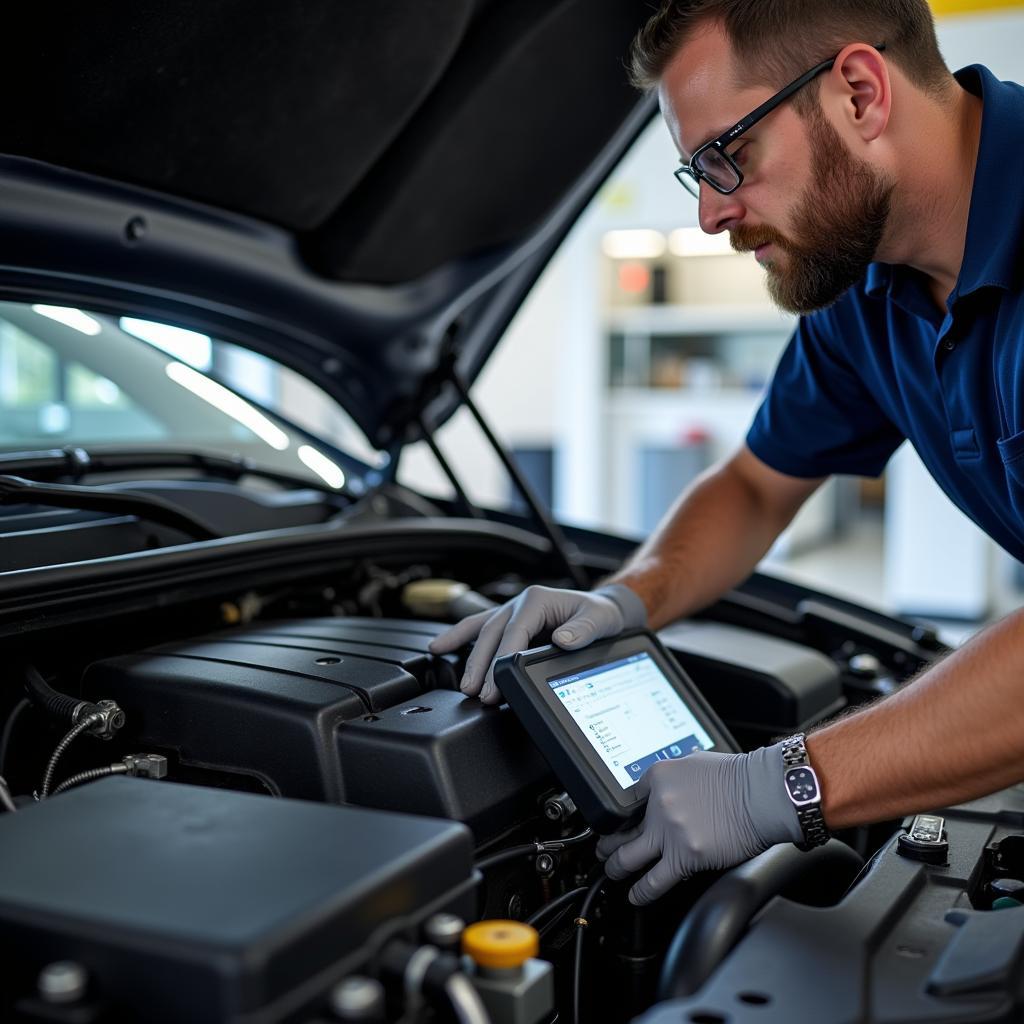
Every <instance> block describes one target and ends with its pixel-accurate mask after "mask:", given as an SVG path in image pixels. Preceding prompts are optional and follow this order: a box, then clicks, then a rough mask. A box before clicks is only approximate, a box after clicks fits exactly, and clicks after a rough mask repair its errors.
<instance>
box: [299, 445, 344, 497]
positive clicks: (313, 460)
mask: <svg viewBox="0 0 1024 1024" xmlns="http://www.w3.org/2000/svg"><path fill="white" fill-rule="evenodd" d="M296 454H297V455H298V456H299V458H300V459H302V461H303V462H304V463H305V464H306V465H307V466H308V467H309V468H310V469H311V470H313V472H314V473H316V475H317V476H318V477H320V479H321V480H323V481H324V483H326V484H327V485H328V486H329V487H333V488H335V489H339V488H341V487H344V486H345V474H344V473H343V472H342V470H341V467H340V466H339V465H338V464H337V463H335V462H332V461H331V460H330V459H329V458H327V456H326V455H324V453H323V452H320V451H317V450H316V448H313V447H311V446H310V445H308V444H302V445H299V449H298V451H297V452H296Z"/></svg>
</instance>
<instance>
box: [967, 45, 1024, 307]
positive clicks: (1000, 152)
mask: <svg viewBox="0 0 1024 1024" xmlns="http://www.w3.org/2000/svg"><path fill="white" fill-rule="evenodd" d="M956 77H957V81H958V82H959V83H960V84H961V85H962V86H963V87H964V88H965V89H966V90H967V91H968V92H972V93H974V94H975V95H976V96H980V97H981V99H982V102H983V103H984V109H983V112H982V119H981V142H980V146H979V149H978V167H977V170H976V171H975V173H974V187H973V189H972V191H971V209H970V214H969V215H968V220H967V246H966V248H965V250H964V262H963V265H962V266H961V268H960V278H959V280H958V281H957V283H956V287H955V288H954V289H953V299H954V300H955V299H958V298H961V297H962V296H965V295H970V294H971V292H975V291H977V290H978V289H979V288H989V287H994V288H1004V289H1007V290H1009V289H1011V288H1013V287H1014V285H1015V283H1016V282H1017V280H1018V277H1019V273H1020V268H1019V266H1018V245H1019V242H1020V238H1021V234H1022V231H1024V195H1022V191H1021V182H1022V181H1024V148H1022V147H1021V145H1020V137H1021V134H1022V132H1024V89H1022V88H1021V87H1020V86H1019V85H1015V84H1014V83H1012V82H1000V81H999V79H997V78H996V77H995V75H993V74H992V72H991V71H989V70H988V68H984V67H982V66H981V65H980V64H972V65H971V66H970V67H967V68H964V69H963V70H962V71H958V72H957V75H956Z"/></svg>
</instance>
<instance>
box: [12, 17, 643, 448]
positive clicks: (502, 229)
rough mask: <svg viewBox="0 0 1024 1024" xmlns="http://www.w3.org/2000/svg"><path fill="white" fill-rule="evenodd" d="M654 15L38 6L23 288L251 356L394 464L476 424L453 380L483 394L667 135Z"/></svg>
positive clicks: (25, 118) (23, 22) (24, 47)
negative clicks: (441, 429)
mask: <svg viewBox="0 0 1024 1024" xmlns="http://www.w3.org/2000/svg"><path fill="white" fill-rule="evenodd" d="M649 14H650V11H649V9H648V8H647V7H646V6H645V5H641V4H636V3H634V2H632V0H515V2H506V0H416V2H406V0H394V2H391V3H387V4H368V3H337V2H336V0H302V2H301V3H293V4H286V5H282V4H275V3H271V2H269V0H258V2H254V0H221V2H219V3H216V4H209V3H205V2H203V0H171V2H163V3H159V4H157V3H152V2H149V0H142V2H139V0H133V2H114V3H107V4H102V5H100V6H99V7H96V6H93V7H88V8H85V7H82V8H76V7H71V8H68V7H65V6H63V5H60V6H58V5H54V4H51V3H42V4H38V5H35V6H30V5H20V8H19V10H18V12H17V13H16V14H15V15H13V16H12V18H11V19H10V22H11V23H13V26H14V31H12V32H10V33H9V34H8V40H9V42H10V43H11V44H12V45H11V46H10V48H9V52H8V54H7V56H6V57H5V61H4V66H3V69H2V71H0V81H3V84H4V95H6V96H7V97H8V98H9V102H8V104H7V108H8V109H7V112H6V114H5V117H4V118H3V119H0V153H2V154H5V155H3V156H0V234H2V237H3V238H4V239H5V244H4V246H3V248H2V251H0V295H2V296H3V297H9V298H21V297H33V298H34V297H38V296H45V297H46V298H47V300H49V301H54V302H64V303H74V304H78V305H83V306H88V307H91V308H96V309H110V310H111V311H118V310H120V311H123V310H124V309H125V307H126V305H130V306H131V307H132V308H133V310H134V311H136V312H137V313H139V314H140V315H145V316H149V317H152V318H159V319H169V320H171V321H172V322H176V323H180V324H183V325H186V326H190V327H195V328H197V329H200V330H204V331H206V332H209V333H214V334H216V335H217V336H219V337H222V338H225V339H229V340H234V341H237V342H239V343H241V344H244V345H247V346H249V347H251V348H253V349H255V350H257V351H261V352H264V353H265V354H267V355H270V356H272V357H273V358H275V359H277V360H278V361H280V362H282V363H285V364H287V365H290V366H292V367H293V368H295V369H296V370H298V371H299V372H301V373H302V374H304V375H305V376H307V377H308V378H310V379H311V380H313V381H315V382H316V383H317V384H318V385H319V386H320V387H322V388H323V389H324V390H325V391H326V392H328V393H329V394H330V395H332V396H333V397H334V398H336V399H337V400H338V401H339V402H341V403H342V404H343V405H344V406H345V408H346V409H347V410H348V412H349V413H350V414H351V416H352V417H353V419H354V420H355V421H356V422H357V424H358V425H359V426H360V427H361V428H362V429H363V430H364V431H365V433H366V434H367V437H368V438H369V439H370V441H371V442H372V443H373V444H375V445H377V446H378V447H380V448H385V447H389V446H393V445H395V444H400V443H403V442H405V441H408V440H411V439H412V438H414V437H416V436H418V432H419V427H418V425H417V422H416V421H417V418H418V417H419V416H420V415H424V416H425V418H426V420H427V422H428V423H429V424H430V425H431V426H436V425H437V424H438V423H440V422H443V421H444V420H445V419H446V418H447V417H448V416H450V415H451V413H452V412H453V411H454V409H455V408H456V407H457V405H458V396H457V392H456V391H455V390H454V389H453V388H450V387H448V386H446V384H445V381H446V379H447V378H448V377H449V375H450V373H451V372H453V371H454V372H457V373H458V375H459V376H460V377H461V378H462V380H463V381H465V382H467V383H468V382H472V380H473V379H474V378H475V377H476V375H477V374H478V373H479V371H480V368H481V367H482V365H483V364H484V362H485V361H486V359H487V357H488V355H489V354H490V352H491V350H492V348H493V346H494V344H495V342H496V340H497V339H498V337H499V336H500V334H501V332H502V331H503V330H504V328H505V326H506V325H507V323H508V321H509V319H510V318H511V316H512V315H513V313H514V312H515V310H516V308H517V307H518V305H519V304H520V303H521V301H522V299H523V297H524V296H525V294H526V292H527V291H528V289H529V288H530V287H531V285H532V284H533V282H534V280H535V279H536V277H537V275H538V274H539V272H540V270H541V269H542V268H543V266H544V264H545V263H546V262H547V260H548V258H549V256H550V255H551V253H552V252H553V250H554V249H555V247H556V246H557V244H558V243H559V241H560V240H561V238H562V237H563V236H564V234H565V233H566V231H567V230H568V229H569V227H570V226H571V224H572V223H573V221H574V220H575V218H576V216H577V215H578V213H579V211H580V210H581V209H582V207H583V206H584V205H585V203H586V202H587V201H588V199H589V198H590V196H591V195H592V194H593V193H594V191H595V190H596V189H597V187H598V186H599V185H600V183H601V181H602V180H603V179H604V177H605V176H606V174H607V173H608V171H609V170H610V169H611V168H612V167H613V166H614V164H615V162H616V161H617V160H618V158H619V157H620V156H621V154H622V152H624V150H625V149H626V148H627V147H628V145H629V143H630V142H631V141H632V139H633V138H635V136H636V134H637V132H638V131H639V130H640V128H641V127H642V126H643V124H644V123H645V122H646V121H647V119H648V118H649V117H650V115H651V110H652V103H653V101H652V99H651V98H650V97H646V98H641V97H638V95H637V94H636V92H635V91H634V90H633V89H631V87H630V86H629V85H628V83H627V81H626V73H625V70H624V62H623V57H624V54H625V52H626V50H627V47H628V44H629V41H630V39H631V38H632V36H633V35H634V33H635V32H636V30H637V29H638V28H639V26H640V24H641V23H642V22H643V21H644V20H645V18H646V17H648V16H649ZM19 41H20V42H19ZM15 98H16V99H15Z"/></svg>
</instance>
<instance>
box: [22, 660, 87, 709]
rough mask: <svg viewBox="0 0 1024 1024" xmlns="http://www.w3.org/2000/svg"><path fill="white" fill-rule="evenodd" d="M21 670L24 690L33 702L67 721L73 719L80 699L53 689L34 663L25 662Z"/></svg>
mask: <svg viewBox="0 0 1024 1024" xmlns="http://www.w3.org/2000/svg"><path fill="white" fill-rule="evenodd" d="M23 671H24V676H25V692H26V693H27V694H28V697H29V700H31V701H32V703H33V704H35V705H36V706H37V707H40V708H42V709H43V710H44V711H46V712H48V713H49V714H51V715H55V716H56V717H57V718H66V719H67V720H68V721H69V722H71V721H73V720H74V717H75V709H76V708H77V707H78V705H79V704H81V703H82V701H81V700H79V699H78V698H76V697H69V696H68V695H67V694H66V693H59V692H58V691H57V690H55V689H54V688H53V687H52V686H51V685H50V684H49V683H48V682H47V681H46V680H45V679H44V678H43V677H42V674H41V673H40V672H39V670H38V669H37V668H36V667H35V665H31V664H29V663H27V662H26V663H25V665H24V670H23Z"/></svg>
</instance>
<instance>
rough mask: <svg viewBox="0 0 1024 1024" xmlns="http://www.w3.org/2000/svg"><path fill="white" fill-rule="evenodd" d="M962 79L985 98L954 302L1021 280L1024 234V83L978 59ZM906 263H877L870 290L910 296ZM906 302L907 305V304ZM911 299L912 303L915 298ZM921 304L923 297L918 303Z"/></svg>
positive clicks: (866, 282) (866, 285)
mask: <svg viewBox="0 0 1024 1024" xmlns="http://www.w3.org/2000/svg"><path fill="white" fill-rule="evenodd" d="M956 78H957V81H958V82H959V83H960V84H961V85H962V86H963V87H964V88H965V89H966V90H967V91H968V92H971V93H974V95H976V96H980V97H981V99H982V102H983V103H984V109H983V112H982V121H981V140H980V144H979V149H978V166H977V170H976V171H975V174H974V187H973V189H972V191H971V208H970V213H969V214H968V220H967V245H966V247H965V249H964V261H963V264H962V266H961V268H960V277H959V279H958V280H957V283H956V287H955V288H954V289H953V294H952V297H951V303H952V302H955V301H956V300H957V299H959V298H961V297H963V296H965V295H970V294H971V293H972V292H975V291H978V289H980V288H991V287H994V288H1004V289H1011V288H1013V287H1014V285H1015V284H1016V282H1017V281H1018V278H1019V275H1020V270H1021V268H1020V265H1019V262H1018V244H1019V240H1020V239H1021V237H1022V236H1024V192H1022V189H1021V185H1020V183H1021V181H1024V147H1021V146H1020V144H1019V142H1018V141H1017V140H1018V139H1019V138H1020V136H1021V134H1022V132H1024V88H1021V86H1019V85H1016V84H1014V83H1012V82H1000V81H999V80H998V79H997V78H996V77H995V75H993V74H992V72H991V71H989V70H988V68H985V67H982V66H981V65H980V64H972V65H971V66H970V67H967V68H964V69H963V70H961V71H958V72H957V73H956ZM903 270H905V268H903V267H893V266H890V265H889V264H886V263H872V264H871V265H870V266H869V267H868V270H867V274H866V276H865V279H864V289H865V291H866V293H867V294H868V295H875V296H882V295H884V296H888V297H890V298H893V299H894V300H897V301H899V300H900V299H903V300H904V302H906V300H907V298H908V296H906V294H905V292H906V290H907V289H906V288H905V287H904V286H905V285H906V284H908V282H906V281H904V280H903V278H904V277H905V276H906V275H905V274H901V273H899V272H901V271H903ZM904 302H901V305H902V304H904ZM906 304H908V305H910V303H909V302H906ZM913 305H915V306H916V305H917V303H916V302H915V303H913ZM933 315H934V314H933Z"/></svg>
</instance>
